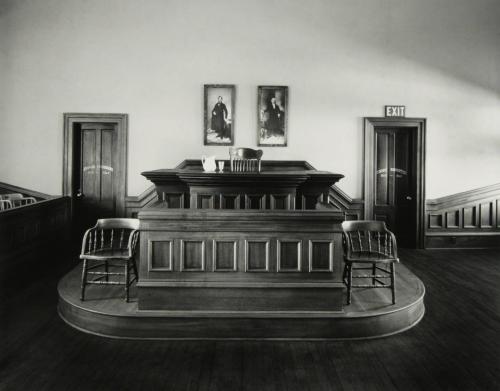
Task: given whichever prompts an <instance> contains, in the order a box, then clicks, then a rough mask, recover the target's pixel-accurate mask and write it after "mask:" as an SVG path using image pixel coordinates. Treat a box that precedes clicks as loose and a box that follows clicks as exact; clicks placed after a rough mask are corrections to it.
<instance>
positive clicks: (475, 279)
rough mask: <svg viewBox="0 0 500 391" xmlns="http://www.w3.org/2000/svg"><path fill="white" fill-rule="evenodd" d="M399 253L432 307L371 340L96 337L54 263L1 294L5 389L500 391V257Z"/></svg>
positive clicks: (0, 359) (0, 381)
mask: <svg viewBox="0 0 500 391" xmlns="http://www.w3.org/2000/svg"><path fill="white" fill-rule="evenodd" d="M400 253H401V259H402V262H403V264H405V265H406V266H407V267H408V268H409V269H410V270H412V271H413V272H414V273H415V274H416V275H417V276H418V277H419V278H420V279H421V280H422V281H423V282H424V284H425V287H426V296H425V305H426V314H425V316H424V318H423V319H422V321H421V322H420V323H419V324H418V325H417V326H415V327H413V328H412V329H410V330H408V331H406V332H404V333H401V334H397V335H394V336H391V337H387V338H379V339H372V340H364V341H333V342H324V341H318V342H276V341H144V340H142V341H141V340H117V339H108V338H102V337H98V336H94V335H89V334H85V333H81V332H79V331H77V330H75V329H73V328H71V327H68V326H67V325H66V324H65V323H64V322H63V321H62V320H61V319H60V318H59V316H58V315H57V310H56V305H57V298H58V295H57V290H56V287H57V282H58V280H59V279H60V278H61V277H62V276H63V275H64V274H66V272H67V271H68V269H69V268H68V267H64V266H62V267H59V269H58V270H56V268H55V267H54V269H52V270H51V272H52V274H50V275H48V276H42V277H40V279H39V280H38V281H37V282H36V283H34V284H31V285H30V286H29V287H28V288H27V289H24V290H22V291H17V292H16V295H14V296H13V297H10V298H7V299H5V298H3V299H1V301H0V303H1V310H2V311H1V313H0V315H1V318H0V319H1V320H0V324H1V326H2V329H1V332H2V338H0V340H1V344H2V345H1V346H0V390H2V391H3V390H9V391H10V390H75V391H76V390H301V391H302V390H499V389H500V284H499V281H500V252H498V251H437V250H435V251H424V250H418V251H417V250H412V251H403V250H401V252H400ZM46 262H47V264H50V263H49V262H51V260H46ZM72 266H74V264H73V265H72Z"/></svg>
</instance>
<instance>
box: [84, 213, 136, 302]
mask: <svg viewBox="0 0 500 391" xmlns="http://www.w3.org/2000/svg"><path fill="white" fill-rule="evenodd" d="M138 236H139V220H138V219H120V218H114V219H99V220H97V224H96V225H95V226H94V227H93V228H90V229H88V230H87V232H85V236H84V237H83V243H82V252H81V254H80V259H83V269H82V286H81V300H84V299H85V287H86V286H87V285H88V284H108V285H125V301H127V302H128V301H129V288H130V285H131V284H132V283H133V282H134V281H135V280H137V279H138V278H139V274H138V272H137V265H136V263H135V248H136V244H137V239H138ZM117 266H123V267H124V273H120V272H113V271H110V267H113V268H115V267H117ZM98 268H103V269H101V270H100V271H90V270H94V269H98ZM131 269H132V271H133V272H134V274H135V277H134V278H132V279H130V270H131ZM89 275H92V276H97V277H95V278H92V279H89V278H88V276H89ZM114 276H117V277H118V278H117V279H113V280H110V277H112V278H113V277H114ZM120 276H124V280H123V281H121V280H120ZM103 279H104V281H103Z"/></svg>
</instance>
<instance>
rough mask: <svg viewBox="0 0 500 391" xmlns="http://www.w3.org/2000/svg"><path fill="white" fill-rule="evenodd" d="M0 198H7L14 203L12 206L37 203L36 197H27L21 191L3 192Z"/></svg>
mask: <svg viewBox="0 0 500 391" xmlns="http://www.w3.org/2000/svg"><path fill="white" fill-rule="evenodd" d="M0 200H7V201H10V202H11V203H12V207H14V208H16V207H18V206H24V205H29V204H34V203H36V198H34V197H25V196H24V195H22V194H21V193H10V194H2V195H1V196H0Z"/></svg>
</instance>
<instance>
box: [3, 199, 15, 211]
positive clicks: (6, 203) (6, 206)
mask: <svg viewBox="0 0 500 391" xmlns="http://www.w3.org/2000/svg"><path fill="white" fill-rule="evenodd" d="M12 208H13V206H12V202H11V201H10V200H0V210H7V209H12Z"/></svg>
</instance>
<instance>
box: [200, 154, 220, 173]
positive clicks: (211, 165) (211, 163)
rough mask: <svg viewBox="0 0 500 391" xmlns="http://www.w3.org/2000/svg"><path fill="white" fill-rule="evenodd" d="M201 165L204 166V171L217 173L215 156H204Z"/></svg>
mask: <svg viewBox="0 0 500 391" xmlns="http://www.w3.org/2000/svg"><path fill="white" fill-rule="evenodd" d="M201 164H203V169H204V170H205V171H207V172H212V171H215V168H216V167H217V166H216V164H215V156H208V157H205V156H202V157H201Z"/></svg>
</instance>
